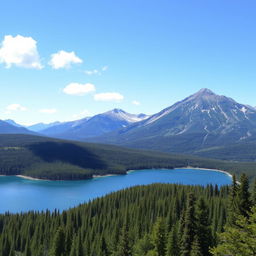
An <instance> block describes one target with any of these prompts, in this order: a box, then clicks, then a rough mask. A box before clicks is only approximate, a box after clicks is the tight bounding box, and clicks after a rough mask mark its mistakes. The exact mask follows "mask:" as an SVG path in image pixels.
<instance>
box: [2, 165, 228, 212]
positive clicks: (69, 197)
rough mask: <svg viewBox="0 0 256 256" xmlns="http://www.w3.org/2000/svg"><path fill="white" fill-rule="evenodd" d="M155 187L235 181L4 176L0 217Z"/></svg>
mask: <svg viewBox="0 0 256 256" xmlns="http://www.w3.org/2000/svg"><path fill="white" fill-rule="evenodd" d="M152 183H176V184H184V185H203V186H205V185H207V184H214V185H215V184H217V185H219V186H223V185H227V184H231V178H230V176H228V175H227V174H225V173H222V172H217V171H210V170H198V169H174V170H140V171H133V172H130V173H129V174H127V175H117V176H108V177H101V178H94V179H90V180H82V181H43V180H40V181H39V180H28V179H23V178H19V177H16V176H1V177H0V195H1V203H0V213H4V212H6V211H9V212H12V213H16V212H21V211H22V212H25V211H29V210H46V209H49V210H54V209H55V208H57V209H59V210H64V209H68V208H70V207H74V206H77V205H79V204H80V203H84V202H88V201H89V200H92V199H94V198H96V197H101V196H104V195H106V194H108V193H110V192H113V191H117V190H120V189H124V188H128V187H131V186H135V185H148V184H152Z"/></svg>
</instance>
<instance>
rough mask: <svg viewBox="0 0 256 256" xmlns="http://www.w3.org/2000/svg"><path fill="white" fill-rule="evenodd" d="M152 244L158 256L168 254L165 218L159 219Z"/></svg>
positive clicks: (154, 228)
mask: <svg viewBox="0 0 256 256" xmlns="http://www.w3.org/2000/svg"><path fill="white" fill-rule="evenodd" d="M152 242H153V245H154V251H155V252H156V255H157V256H164V255H165V252H166V225H165V221H164V219H163V218H158V219H157V221H156V223H155V225H154V227H153V233H152Z"/></svg>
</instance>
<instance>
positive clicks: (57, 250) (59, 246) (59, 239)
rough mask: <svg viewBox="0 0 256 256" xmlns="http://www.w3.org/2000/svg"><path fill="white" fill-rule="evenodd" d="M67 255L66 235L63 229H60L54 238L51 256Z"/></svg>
mask: <svg viewBox="0 0 256 256" xmlns="http://www.w3.org/2000/svg"><path fill="white" fill-rule="evenodd" d="M64 253H65V234H64V231H63V228H62V227H60V228H59V229H58V230H57V232H56V234H55V237H54V240H53V245H52V248H51V252H50V256H62V255H64Z"/></svg>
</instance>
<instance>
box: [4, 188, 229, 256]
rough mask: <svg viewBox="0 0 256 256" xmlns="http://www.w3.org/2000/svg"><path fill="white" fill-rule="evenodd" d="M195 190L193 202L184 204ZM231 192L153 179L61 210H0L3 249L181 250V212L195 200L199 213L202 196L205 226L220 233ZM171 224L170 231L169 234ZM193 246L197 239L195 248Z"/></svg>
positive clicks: (37, 255) (75, 252)
mask: <svg viewBox="0 0 256 256" xmlns="http://www.w3.org/2000/svg"><path fill="white" fill-rule="evenodd" d="M191 193H193V195H194V199H193V204H191V203H190V204H187V206H186V202H187V201H188V199H189V198H190V197H191V196H189V194H191ZM227 193H228V189H227V188H226V187H222V188H221V190H216V189H214V187H212V186H207V187H205V188H204V187H200V186H181V185H170V184H154V185H150V186H138V187H133V188H130V189H126V190H122V191H119V192H115V193H112V194H110V195H108V196H105V197H103V198H99V199H96V200H94V201H92V202H89V203H87V204H84V205H81V206H79V207H76V208H74V209H70V210H68V211H64V212H63V213H59V212H58V211H54V212H49V211H46V212H40V213H39V212H28V213H21V214H9V213H6V214H4V215H0V255H1V256H9V254H10V253H12V251H13V250H14V251H15V253H16V254H17V256H18V255H19V256H25V255H26V256H27V255H28V256H29V255H31V256H32V255H33V256H42V255H43V256H51V255H62V256H115V255H122V256H124V255H132V256H150V255H151V256H153V255H154V256H160V255H161V256H180V254H179V253H178V254H176V252H178V251H179V248H178V247H176V246H175V244H176V245H179V244H180V236H179V235H178V234H179V233H180V232H181V227H182V225H180V223H181V221H180V219H181V216H183V214H181V213H182V212H185V213H186V214H185V216H186V217H185V220H186V221H188V217H189V216H190V212H191V210H190V211H189V210H188V206H189V207H191V206H193V207H194V206H195V205H196V207H194V209H195V213H194V214H195V215H196V216H197V208H198V205H200V200H201V199H200V198H201V197H203V199H204V201H205V204H206V208H207V209H209V225H210V226H207V227H205V229H207V228H209V227H210V229H211V233H216V227H215V225H213V224H214V220H215V219H219V218H220V217H221V212H222V211H224V212H226V205H227V200H228V196H227ZM190 202H191V198H190ZM177 205H179V210H178V211H176V210H175V211H174V208H175V207H176V206H177ZM202 208H203V209H204V207H202ZM201 211H202V212H204V211H203V210H201ZM198 216H199V215H198ZM197 223H198V222H197V221H196V226H197V225H198V224H197ZM202 223H203V222H202ZM202 223H201V224H202ZM207 224H208V223H207ZM201 228H202V227H201ZM168 229H169V230H170V232H171V234H172V235H169V236H168V238H167V230H168ZM185 229H188V224H186V223H185ZM196 232H197V231H196V230H195V234H196ZM194 237H195V236H194ZM204 242H206V244H208V241H204ZM194 247H195V245H194V239H193V241H192V244H191V250H192V249H193V248H194ZM200 248H201V244H200ZM193 250H195V249H193ZM193 250H192V251H193Z"/></svg>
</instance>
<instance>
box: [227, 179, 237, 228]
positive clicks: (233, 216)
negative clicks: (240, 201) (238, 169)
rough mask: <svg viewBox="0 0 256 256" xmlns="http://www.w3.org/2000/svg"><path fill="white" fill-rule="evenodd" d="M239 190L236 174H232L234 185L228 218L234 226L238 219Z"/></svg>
mask: <svg viewBox="0 0 256 256" xmlns="http://www.w3.org/2000/svg"><path fill="white" fill-rule="evenodd" d="M237 191H238V183H237V180H236V176H235V175H233V176H232V186H231V188H230V192H229V203H228V218H227V224H228V225H229V226H232V225H234V224H235V221H236V214H237V211H238V210H237V208H238V206H237Z"/></svg>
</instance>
